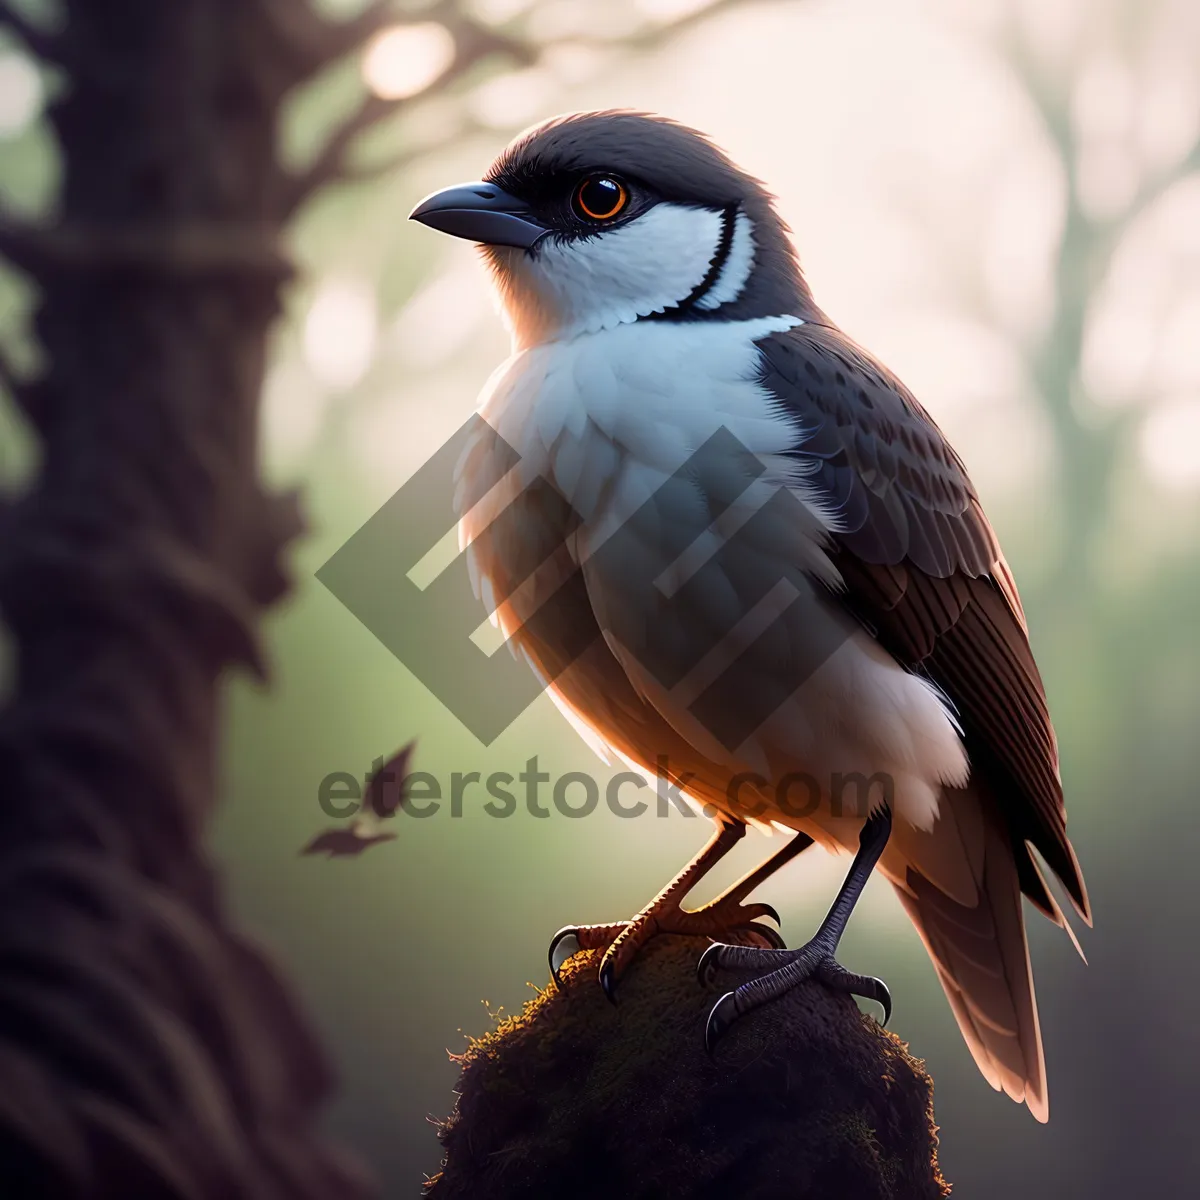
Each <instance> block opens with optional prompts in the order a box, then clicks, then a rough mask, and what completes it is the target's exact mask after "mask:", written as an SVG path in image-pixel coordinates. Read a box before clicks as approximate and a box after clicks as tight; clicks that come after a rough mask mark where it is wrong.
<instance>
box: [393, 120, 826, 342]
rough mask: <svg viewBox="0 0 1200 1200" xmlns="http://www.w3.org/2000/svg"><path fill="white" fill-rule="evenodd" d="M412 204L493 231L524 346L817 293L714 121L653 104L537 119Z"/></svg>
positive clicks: (786, 302)
mask: <svg viewBox="0 0 1200 1200" xmlns="http://www.w3.org/2000/svg"><path fill="white" fill-rule="evenodd" d="M411 215H412V218H413V219H414V220H417V221H421V222H423V223H424V224H426V225H429V226H431V227H432V228H434V229H440V230H442V231H443V232H445V233H450V234H453V235H455V236H456V237H463V238H469V239H470V240H472V241H475V242H479V243H481V244H482V246H483V248H484V251H485V254H486V257H487V259H488V262H489V264H490V266H491V268H492V271H493V274H494V276H495V280H496V283H497V286H498V288H499V291H500V296H501V299H502V300H503V303H504V307H505V310H506V313H507V315H508V318H509V321H510V323H511V325H512V328H513V331H514V334H515V337H516V340H517V343H518V344H519V345H522V346H527V345H532V344H535V343H537V342H539V341H545V340H548V339H551V338H556V337H564V336H571V335H574V334H577V333H586V332H595V331H598V330H601V329H608V328H612V327H613V326H616V325H622V324H627V323H630V322H633V321H637V320H644V319H658V320H703V319H710V318H718V319H732V318H745V317H759V316H776V315H780V314H783V313H792V314H795V315H804V312H803V310H804V309H806V308H808V307H809V306H810V305H811V300H810V299H809V298H808V291H807V288H806V287H805V285H804V282H803V280H802V278H801V275H800V270H799V267H798V265H797V262H796V256H795V252H794V250H793V248H792V244H791V241H790V239H789V237H788V231H787V227H786V226H785V225H784V223H783V222H782V220H780V218H779V216H778V215H777V214H776V212H775V209H774V206H773V202H772V198H771V196H770V195H769V194H768V193H767V191H766V190H765V189H764V188H763V186H762V184H761V183H759V182H758V180H756V179H754V178H753V177H751V176H750V175H747V174H746V173H745V172H744V171H742V170H740V169H739V168H738V167H736V166H735V165H734V164H733V163H732V162H731V161H730V160H729V159H728V158H727V157H726V156H725V154H724V153H722V151H721V150H719V149H718V148H717V147H716V146H714V145H713V143H712V142H710V141H709V140H708V138H706V137H705V136H704V135H703V134H700V133H697V132H696V131H695V130H693V129H688V128H687V127H685V126H683V125H678V124H676V123H675V122H673V121H668V120H665V119H663V118H661V117H655V116H651V115H648V114H645V113H636V112H623V111H621V112H590V113H574V114H571V115H569V116H565V117H557V118H555V119H553V120H551V121H548V122H546V123H544V124H542V125H538V126H535V127H534V128H533V129H531V130H529V131H527V132H526V133H523V134H521V135H520V136H519V137H518V138H517V139H516V140H515V141H514V142H513V143H512V144H511V145H510V146H509V147H508V148H507V149H506V150H505V151H504V152H503V153H502V154H501V155H500V157H499V158H497V159H496V161H495V162H494V163H493V164H492V166H491V168H490V169H489V170H488V172H487V174H486V176H485V177H484V179H483V180H482V181H481V182H479V183H469V184H464V185H461V186H459V187H452V188H446V189H445V190H443V191H440V192H435V193H434V194H433V195H431V196H428V197H427V198H426V199H425V200H423V201H422V202H421V203H420V204H419V205H417V207H416V208H415V209H414V210H413V212H412V214H411Z"/></svg>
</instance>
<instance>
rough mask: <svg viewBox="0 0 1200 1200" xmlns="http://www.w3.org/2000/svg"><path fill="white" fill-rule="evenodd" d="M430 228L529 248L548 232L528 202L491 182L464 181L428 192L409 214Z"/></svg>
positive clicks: (473, 239)
mask: <svg viewBox="0 0 1200 1200" xmlns="http://www.w3.org/2000/svg"><path fill="white" fill-rule="evenodd" d="M408 219H409V220H410V221H420V222H421V224H422V225H428V226H429V227H430V228H431V229H440V230H441V231H442V233H449V234H452V235H453V236H454V237H460V238H467V239H469V240H470V241H472V242H484V243H486V244H487V245H489V246H517V247H519V248H520V249H522V250H528V249H529V247H530V246H532V245H533V244H534V242H536V241H537V240H538V238H540V237H542V236H543V235H544V234H546V232H547V229H546V226H545V225H542V224H540V223H539V222H538V221H536V220H535V219H534V218H533V216H532V215H531V214H530V212H529V206H528V205H527V204H525V203H524V201H521V200H518V199H517V198H516V196H510V195H509V194H508V192H505V191H503V190H501V189H500V188H498V187H496V186H495V184H491V183H464V184H460V185H459V186H458V187H449V188H443V189H442V190H441V191H440V192H434V193H433V195H432V196H426V197H425V199H424V200H422V201H421V203H420V204H418V205H417V207H416V208H414V209H413V210H412V212H410V213H409V214H408Z"/></svg>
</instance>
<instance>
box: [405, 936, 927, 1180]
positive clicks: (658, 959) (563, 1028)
mask: <svg viewBox="0 0 1200 1200" xmlns="http://www.w3.org/2000/svg"><path fill="white" fill-rule="evenodd" d="M702 948H703V946H702V943H700V942H698V941H697V940H695V939H685V938H658V939H656V940H655V941H654V942H653V943H652V944H651V945H650V946H649V947H647V949H646V950H645V951H644V952H643V953H642V955H641V957H640V958H639V959H638V960H637V962H636V963H635V964H634V966H633V967H632V968H631V970H630V971H629V972H628V973H627V974H626V976H625V978H624V979H623V980H622V981H621V985H620V990H619V997H618V998H619V1005H618V1007H616V1008H614V1007H613V1006H612V1005H610V1004H609V1003H608V1001H607V1000H606V999H605V998H604V995H603V993H602V992H601V990H600V987H599V986H598V984H597V982H596V967H597V962H598V959H597V956H596V955H595V954H586V955H582V954H581V955H578V956H577V957H576V958H575V959H574V960H572V962H571V963H570V964H569V965H568V967H567V970H566V972H565V974H564V979H563V984H564V987H563V990H562V991H561V992H558V991H555V990H554V988H553V987H551V988H550V989H549V990H547V991H545V992H543V993H540V994H539V995H538V996H537V997H536V998H535V999H534V1000H531V1001H530V1002H529V1003H528V1004H527V1005H526V1006H525V1010H524V1011H523V1012H522V1013H521V1014H520V1016H517V1017H513V1018H510V1019H509V1020H507V1021H505V1022H503V1023H502V1024H501V1025H500V1026H499V1027H498V1028H497V1029H496V1030H495V1031H494V1032H492V1033H489V1034H488V1035H487V1036H485V1037H483V1038H481V1039H479V1040H478V1041H475V1042H473V1043H472V1044H471V1046H470V1048H469V1049H468V1050H467V1052H466V1054H465V1055H464V1056H463V1058H462V1078H461V1080H460V1082H459V1085H458V1093H459V1099H458V1104H457V1106H456V1108H455V1111H454V1113H453V1115H452V1116H451V1117H450V1118H449V1120H448V1121H447V1122H446V1123H445V1125H444V1126H443V1128H442V1133H441V1139H442V1144H443V1146H444V1147H445V1151H446V1161H445V1164H444V1166H443V1170H442V1173H441V1174H440V1175H439V1176H438V1177H437V1178H436V1179H435V1180H433V1182H432V1183H431V1184H430V1189H429V1192H428V1196H429V1200H459V1198H460V1197H461V1198H462V1200H503V1198H505V1197H514V1198H515V1197H521V1198H522V1200H543V1198H545V1200H553V1198H555V1197H571V1198H572V1200H585V1198H587V1197H604V1198H605V1200H616V1198H618V1197H619V1198H621V1200H652V1198H653V1200H664V1198H669V1200H700V1198H705V1200H708V1198H712V1200H718V1198H719V1200H776V1198H777V1197H778V1198H780V1200H782V1198H784V1197H788V1198H803V1200H876V1198H878V1200H885V1198H886V1200H918V1198H919V1200H933V1198H936V1197H942V1196H944V1195H946V1194H947V1192H948V1191H949V1188H948V1187H947V1186H946V1184H945V1182H944V1181H943V1180H942V1177H941V1174H940V1173H939V1171H938V1166H937V1135H936V1126H935V1125H934V1123H933V1085H932V1082H931V1080H930V1078H929V1076H928V1075H927V1074H926V1073H925V1070H924V1068H923V1066H922V1064H921V1063H920V1062H918V1061H917V1060H915V1059H913V1058H912V1057H910V1056H909V1054H908V1053H907V1051H906V1050H905V1047H904V1045H903V1043H902V1042H901V1041H900V1040H899V1039H898V1038H897V1037H895V1036H894V1035H892V1034H890V1033H888V1032H886V1031H885V1030H882V1029H880V1028H879V1026H878V1025H877V1024H876V1023H875V1022H874V1021H873V1020H872V1019H871V1018H870V1017H868V1016H866V1015H864V1014H863V1013H861V1012H860V1011H859V1010H858V1008H857V1006H856V1005H855V1003H854V1002H853V1001H852V1000H851V999H850V998H849V997H846V996H840V995H834V994H832V993H830V992H828V991H826V990H825V989H823V988H821V987H819V986H817V985H806V986H804V987H801V988H798V989H796V990H795V991H794V992H793V993H791V994H790V995H788V996H786V997H784V998H783V999H781V1000H779V1001H777V1002H776V1003H774V1004H771V1005H768V1006H767V1007H766V1008H763V1009H760V1010H759V1011H757V1012H755V1013H753V1014H751V1015H749V1016H747V1017H745V1018H743V1020H742V1021H740V1022H739V1023H738V1024H737V1025H735V1026H734V1028H733V1029H732V1030H731V1031H730V1032H729V1033H727V1034H726V1036H725V1038H724V1040H723V1041H722V1042H721V1043H720V1045H719V1046H718V1047H717V1051H716V1056H715V1060H714V1059H710V1058H709V1057H708V1055H707V1054H706V1053H705V1050H704V1024H705V1021H706V1019H707V1016H708V1011H709V1009H710V1008H711V1007H712V1004H713V1002H714V1000H715V999H716V995H717V993H715V992H706V991H704V990H703V989H701V988H700V987H699V985H698V984H697V983H696V960H697V959H698V957H699V955H700V953H701V950H702ZM730 978H731V979H733V978H735V977H730Z"/></svg>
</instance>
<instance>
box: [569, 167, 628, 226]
mask: <svg viewBox="0 0 1200 1200" xmlns="http://www.w3.org/2000/svg"><path fill="white" fill-rule="evenodd" d="M628 203H629V189H628V188H627V187H626V186H625V185H624V184H623V183H622V182H621V181H620V180H619V179H614V178H613V177H612V176H611V175H589V176H588V177H587V178H586V179H584V180H583V181H582V182H581V183H580V184H579V186H578V187H577V188H576V189H575V194H574V196H572V197H571V207H572V208H573V209H574V210H575V215H576V216H577V217H580V218H581V219H583V220H584V221H611V220H612V219H613V217H616V216H619V215H620V214H621V213H622V212H623V211H624V209H625V206H626V205H627V204H628Z"/></svg>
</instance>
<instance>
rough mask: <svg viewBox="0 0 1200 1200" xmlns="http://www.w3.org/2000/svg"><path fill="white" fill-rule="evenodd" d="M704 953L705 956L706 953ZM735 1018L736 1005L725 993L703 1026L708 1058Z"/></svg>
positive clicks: (731, 995)
mask: <svg viewBox="0 0 1200 1200" xmlns="http://www.w3.org/2000/svg"><path fill="white" fill-rule="evenodd" d="M709 949H710V950H711V949H715V947H712V946H710V947H709ZM705 953H706V954H707V953H708V951H705ZM737 1016H738V1012H737V1004H736V1003H735V1001H734V997H733V993H732V992H726V993H725V995H723V996H722V997H721V998H720V1000H718V1001H717V1002H716V1004H714V1005H713V1006H712V1011H711V1012H710V1013H709V1014H708V1023H707V1024H706V1025H705V1026H704V1049H705V1050H707V1051H708V1054H709V1057H712V1054H713V1052H714V1051H715V1050H716V1047H717V1043H718V1042H719V1041H720V1040H721V1038H723V1037H724V1036H725V1034H726V1032H727V1031H728V1029H729V1027H730V1026H731V1025H732V1024H733V1023H734V1021H736V1020H737Z"/></svg>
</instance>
